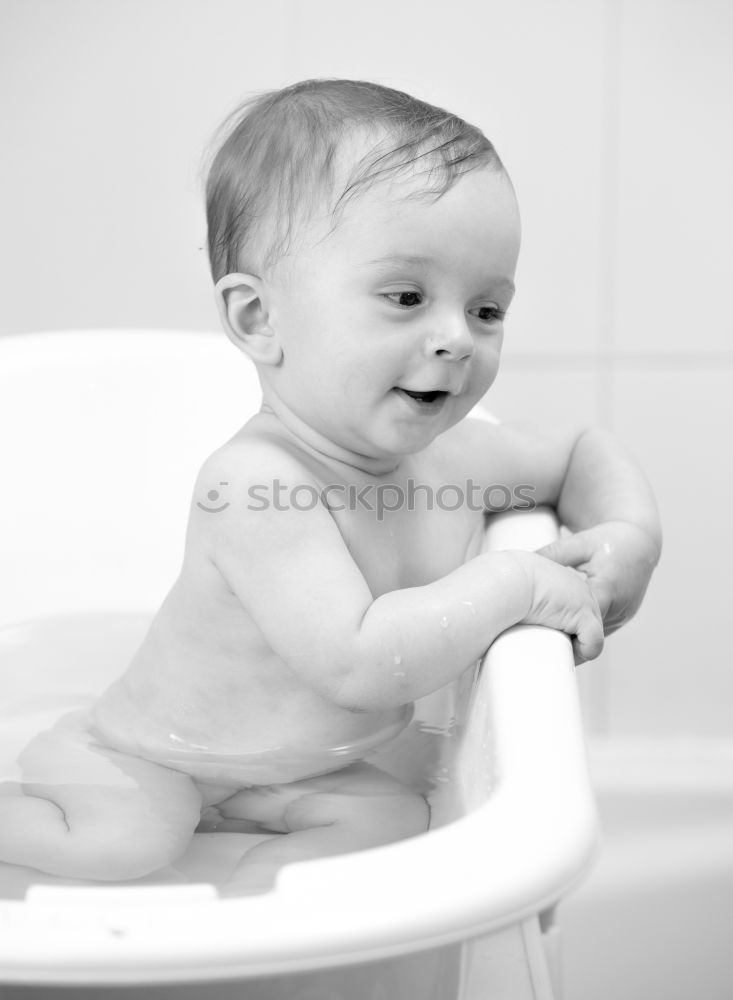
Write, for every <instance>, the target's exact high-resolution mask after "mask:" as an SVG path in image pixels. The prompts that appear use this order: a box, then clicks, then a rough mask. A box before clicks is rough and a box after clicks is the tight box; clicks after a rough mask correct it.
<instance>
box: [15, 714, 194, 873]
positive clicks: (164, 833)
mask: <svg viewBox="0 0 733 1000" xmlns="http://www.w3.org/2000/svg"><path fill="white" fill-rule="evenodd" d="M19 763H20V764H21V767H22V777H23V780H22V783H10V782H7V783H5V784H4V786H0V860H1V861H5V862H8V863H10V864H15V865H26V866H28V867H31V868H38V869H40V870H41V871H44V872H48V873H50V874H52V875H60V876H63V877H66V878H82V879H103V880H115V879H130V878H137V877H139V876H142V875H147V874H149V873H150V872H152V871H155V870H156V869H158V868H161V867H163V866H164V865H167V864H168V863H169V862H170V861H171V860H173V859H174V858H176V857H178V856H179V855H180V854H182V853H183V851H185V849H186V847H187V846H188V843H189V841H190V839H191V836H192V835H193V831H194V829H195V828H196V824H197V823H198V820H199V816H200V810H201V796H200V794H199V792H198V791H197V789H196V786H195V785H194V783H193V781H192V780H191V779H190V778H189V777H188V776H187V775H184V774H180V773H178V772H177V771H172V770H169V769H168V768H165V767H162V766H160V765H159V764H153V763H151V762H149V761H146V760H142V759H141V758H138V757H130V756H128V755H126V754H123V753H119V752H117V751H113V750H106V749H102V748H100V747H97V746H96V745H95V744H94V741H93V740H92V739H91V737H90V736H89V735H88V734H87V733H86V731H85V729H84V725H83V721H82V719H81V717H80V716H77V715H76V713H74V714H72V715H69V716H67V717H65V719H64V720H61V722H60V723H59V724H57V725H56V726H54V728H53V729H49V730H47V731H46V732H42V733H39V734H38V735H37V736H35V737H34V738H33V739H32V740H31V741H30V743H29V744H28V745H27V746H26V747H25V748H24V750H23V752H22V754H21V755H20V758H19Z"/></svg>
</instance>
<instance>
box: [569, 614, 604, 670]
mask: <svg viewBox="0 0 733 1000" xmlns="http://www.w3.org/2000/svg"><path fill="white" fill-rule="evenodd" d="M572 645H573V655H574V657H575V663H576V665H577V664H579V663H585V662H586V661H587V660H595V658H596V657H597V656H600V655H601V651H602V650H603V622H602V621H601V618H600V615H598V616H596V615H594V614H588V615H586V616H584V617H583V619H582V620H581V621H580V622H579V624H578V631H577V633H576V634H575V635H574V636H573V640H572Z"/></svg>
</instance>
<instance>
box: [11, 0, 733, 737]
mask: <svg viewBox="0 0 733 1000" xmlns="http://www.w3.org/2000/svg"><path fill="white" fill-rule="evenodd" d="M731 51H733V7H732V6H731V5H730V4H729V3H728V2H727V0H616V2H613V0H555V2H553V3H552V4H548V3H545V2H543V0H523V2H521V3H504V2H500V0H474V2H472V0H456V2H454V3H453V4H451V5H449V7H448V8H446V7H445V5H443V4H439V3H437V2H436V0H397V2H395V0H389V2H388V0H370V2H369V3H366V2H365V3H363V4H359V5H356V4H350V3H345V2H344V0H279V2H277V0H276V2H273V3H271V4H269V5H268V4H254V3H249V2H246V0H206V2H204V0H147V2H145V3H142V2H136V0H105V3H101V4H100V3H99V2H98V0H64V2H63V3H56V2H54V0H4V2H3V4H2V6H0V95H2V96H1V97H0V101H2V102H3V107H2V110H3V145H4V156H3V158H2V163H1V164H0V170H2V176H0V213H1V214H2V217H3V220H4V221H3V230H4V231H3V239H2V240H1V241H0V273H1V274H2V275H3V278H4V279H5V280H4V287H3V294H2V296H0V333H2V332H8V331H13V330H21V331H22V330H32V329H47V328H51V329H55V328H64V327H94V326H118V327H122V326H162V327H188V328H202V329H209V328H214V327H216V324H217V321H216V316H215V313H214V310H213V306H212V302H211V292H210V287H209V280H208V276H207V273H206V268H205V260H204V254H203V252H202V250H201V249H200V247H201V246H202V244H203V240H204V225H203V216H202V212H201V208H200V195H199V186H198V169H199V164H200V157H201V150H202V148H203V146H204V143H205V141H206V139H207V137H208V135H209V134H210V132H211V130H212V128H213V126H214V125H215V124H216V123H217V122H218V121H219V120H220V119H221V117H222V116H223V115H224V114H225V113H226V112H227V111H228V110H229V109H230V108H231V107H232V106H233V105H234V104H235V103H236V102H237V101H238V99H239V98H240V97H242V96H245V95H246V94H247V93H248V92H250V91H252V90H259V89H263V88H269V87H278V86H283V85H285V84H287V83H290V82H293V81H294V80H297V79H301V78H305V77H312V76H347V77H356V78H358V77H362V78H367V79H374V80H378V81H380V82H383V83H385V84H388V85H390V86H395V87H398V88H403V89H406V90H408V91H411V92H412V93H415V94H416V95H418V96H421V97H424V98H426V99H427V100H430V101H433V102H434V103H437V104H442V105H444V106H446V107H448V108H450V109H451V110H455V111H457V112H458V113H460V114H462V115H463V116H464V117H466V118H468V119H469V120H471V121H475V122H476V123H477V124H479V125H480V126H481V127H482V128H483V129H484V131H485V132H486V133H487V134H488V135H489V136H490V137H491V138H492V140H493V141H494V142H495V144H496V145H497V147H498V149H499V151H500V153H501V155H502V157H503V159H504V161H505V163H506V165H507V167H508V169H509V171H510V173H511V175H512V178H513V180H514V184H515V187H516V189H517V192H518V195H519V199H520V204H521V208H522V216H523V229H524V244H523V251H522V259H521V261H520V269H519V272H518V289H519V292H518V298H517V300H516V303H515V306H514V308H513V310H512V315H511V319H510V322H509V326H508V332H507V341H506V361H505V365H504V369H503V371H502V373H501V374H500V376H499V379H498V381H497V383H496V385H495V387H494V389H493V390H492V392H491V394H490V396H489V400H488V402H489V404H490V406H491V407H492V408H493V409H494V411H495V412H497V413H499V414H500V415H502V416H505V417H507V418H520V417H521V418H527V419H535V418H536V419H541V420H547V419H548V418H555V419H558V420H575V421H577V420H580V421H601V422H602V423H604V424H606V425H607V426H611V427H613V428H614V429H615V430H616V431H617V432H618V433H619V434H620V435H621V437H622V438H623V439H624V440H625V441H626V442H627V444H628V445H629V446H630V447H631V448H632V450H633V451H634V452H635V454H636V455H637V456H638V458H639V459H640V461H641V462H642V464H643V465H644V467H645V468H646V469H647V471H648V473H649V475H650V477H651V478H652V481H653V483H654V485H655V487H656V490H657V493H658V496H659V501H660V506H661V509H662V514H663V518H664V524H665V530H666V549H665V554H664V558H663V562H662V564H661V566H660V568H659V570H658V572H657V575H656V577H655V580H654V581H653V584H652V587H651V589H650V593H649V597H648V600H647V602H646V604H645V606H644V608H643V610H642V612H641V614H640V615H639V617H638V619H637V620H636V621H634V622H632V624H631V625H630V626H629V627H628V628H627V629H626V630H624V631H622V632H621V633H619V634H617V635H615V636H613V637H612V638H611V639H610V641H609V643H608V646H607V651H606V652H605V653H604V655H603V658H602V660H601V661H600V662H599V663H595V664H587V665H585V666H584V667H582V668H581V670H580V677H581V687H582V693H583V699H584V705H585V708H586V712H587V717H588V721H589V725H590V727H591V729H592V730H593V731H594V732H596V733H598V734H604V733H610V734H617V733H619V734H623V733H628V734H636V735H643V734H651V735H668V734H701V735H711V736H716V735H717V736H725V735H731V733H732V731H733V669H732V668H733V662H732V658H731V655H730V653H729V651H728V649H727V648H726V644H725V638H724V636H725V635H726V634H727V630H726V629H725V628H724V623H725V621H726V616H727V612H728V605H729V602H730V595H731V585H730V573H729V571H728V566H730V565H731V564H732V563H733V542H732V541H731V538H732V536H733V531H732V530H731V528H730V527H729V526H728V524H727V523H726V520H725V517H726V516H727V510H726V506H727V505H726V500H727V498H728V495H729V493H730V491H731V486H732V485H733V482H732V480H733V472H732V470H731V462H730V458H729V453H730V451H731V448H730V444H729V437H730V430H729V429H730V428H731V426H733V421H732V420H731V418H732V417H733V412H732V411H733V402H731V400H733V349H731V347H730V339H729V338H730V333H731V319H730V315H731V311H730V308H729V304H728V290H729V285H730V280H731V274H733V266H732V265H733V260H732V259H731V239H730V233H731V232H732V231H733V208H732V206H731V182H730V178H731V176H732V175H733V136H732V133H731V128H730V121H731V119H732V118H733V114H732V112H733V106H732V105H733V101H732V100H731V96H730V95H731V94H732V93H733V60H731V59H730V52H731Z"/></svg>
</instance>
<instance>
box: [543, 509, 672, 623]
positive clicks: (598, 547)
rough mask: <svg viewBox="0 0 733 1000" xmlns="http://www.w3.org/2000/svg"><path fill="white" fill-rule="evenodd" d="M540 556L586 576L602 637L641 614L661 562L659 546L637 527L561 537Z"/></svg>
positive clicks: (622, 524)
mask: <svg viewBox="0 0 733 1000" xmlns="http://www.w3.org/2000/svg"><path fill="white" fill-rule="evenodd" d="M538 554H539V555H542V556H546V557H547V558H548V559H552V560H553V561H554V562H557V563H560V564H562V565H563V566H572V567H573V568H574V569H576V570H578V571H580V572H582V573H584V574H585V577H586V579H587V580H588V584H589V586H590V588H591V590H592V591H593V593H594V594H595V596H596V598H597V600H598V604H599V607H600V609H601V614H602V615H603V625H604V632H605V634H606V635H610V634H611V632H615V631H616V629H617V628H620V627H621V626H622V625H623V624H624V623H625V622H627V621H628V620H629V619H630V618H631V617H632V616H633V615H634V614H636V612H637V610H638V609H639V605H640V604H641V602H642V598H643V597H644V593H645V592H646V588H647V585H648V584H649V579H650V577H651V575H652V572H653V570H654V567H655V566H656V565H657V562H658V561H659V545H658V544H657V543H656V542H655V541H654V540H653V539H652V538H651V536H650V535H648V534H647V532H646V531H644V529H643V528H639V527H638V526H637V525H635V524H631V523H629V522H627V521H606V522H604V523H603V524H598V525H596V526H595V527H593V528H587V529H586V530H584V531H579V532H577V534H574V535H568V536H567V537H565V538H559V539H558V540H557V541H555V542H552V543H551V544H550V545H546V546H545V547H544V548H542V549H539V550H538Z"/></svg>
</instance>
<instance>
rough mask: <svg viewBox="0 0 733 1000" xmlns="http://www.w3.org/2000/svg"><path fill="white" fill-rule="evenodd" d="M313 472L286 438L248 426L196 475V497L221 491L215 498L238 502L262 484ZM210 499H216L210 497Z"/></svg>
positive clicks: (209, 457)
mask: <svg viewBox="0 0 733 1000" xmlns="http://www.w3.org/2000/svg"><path fill="white" fill-rule="evenodd" d="M309 476H310V472H309V469H308V466H307V463H306V461H305V460H304V458H303V457H302V456H301V455H300V454H299V453H298V451H297V449H296V448H294V447H293V446H292V444H291V443H290V442H289V441H287V440H285V439H283V437H281V436H279V435H277V434H273V433H270V432H268V431H267V430H266V429H265V430H263V429H260V428H252V427H251V426H250V425H245V427H244V428H242V430H241V431H239V432H238V433H237V434H235V435H234V436H233V437H232V438H230V439H229V440H228V441H226V442H225V443H224V444H222V445H221V446H220V447H219V448H217V449H216V450H215V451H213V452H212V453H211V454H210V455H209V456H208V458H207V459H206V460H205V461H204V462H203V464H202V465H201V468H200V469H199V473H198V476H197V477H196V485H195V488H194V494H195V496H197V497H198V496H199V494H203V495H206V496H208V495H209V494H210V492H211V491H214V492H215V493H217V494H219V496H217V497H214V498H213V500H221V502H222V503H225V502H227V499H228V501H229V502H230V503H232V502H234V501H235V500H237V499H241V498H242V497H244V496H246V495H248V494H251V493H252V491H253V490H256V488H257V487H258V486H260V485H268V486H269V485H271V484H272V483H275V482H277V481H280V482H285V481H290V482H292V481H302V480H305V479H307V478H309ZM209 499H212V498H211V497H209Z"/></svg>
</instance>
